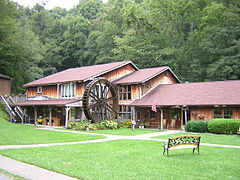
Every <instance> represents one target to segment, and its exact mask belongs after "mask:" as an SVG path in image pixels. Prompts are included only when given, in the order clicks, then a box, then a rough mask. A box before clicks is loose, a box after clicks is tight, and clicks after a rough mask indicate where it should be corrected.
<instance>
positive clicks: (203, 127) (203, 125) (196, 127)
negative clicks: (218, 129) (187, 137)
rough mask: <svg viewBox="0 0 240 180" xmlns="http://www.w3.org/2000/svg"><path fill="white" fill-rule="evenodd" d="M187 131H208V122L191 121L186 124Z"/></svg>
mask: <svg viewBox="0 0 240 180" xmlns="http://www.w3.org/2000/svg"><path fill="white" fill-rule="evenodd" d="M185 131H187V132H200V133H203V132H207V131H208V128H207V122H204V121H189V122H188V123H187V125H186V126H185Z"/></svg>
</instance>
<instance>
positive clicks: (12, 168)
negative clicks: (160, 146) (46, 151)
mask: <svg viewBox="0 0 240 180" xmlns="http://www.w3.org/2000/svg"><path fill="white" fill-rule="evenodd" d="M41 130H50V131H58V132H67V133H78V134H92V135H98V136H105V137H106V138H104V139H96V140H89V141H79V142H66V143H51V144H33V145H4V146H0V150H2V149H15V148H36V147H49V146H60V145H71V144H86V143H98V142H107V141H113V140H120V139H132V140H150V141H164V140H161V139H152V138H151V137H154V136H160V135H168V134H176V133H180V132H182V131H177V130H168V131H163V132H158V133H150V134H142V135H136V136H119V135H108V134H96V133H85V132H77V131H67V130H59V129H54V128H41ZM201 145H203V146H215V147H223V148H238V149H240V146H231V145H219V144H207V143H201ZM0 169H4V170H6V171H8V172H10V173H12V174H16V175H19V176H21V177H24V178H27V179H32V180H40V179H41V180H44V179H60V180H64V179H70V180H71V179H74V178H71V177H68V176H65V175H62V174H59V173H55V172H52V171H49V170H46V169H43V168H39V167H36V166H33V165H29V164H26V163H22V162H19V161H16V160H13V159H10V158H7V157H5V156H1V155H0Z"/></svg>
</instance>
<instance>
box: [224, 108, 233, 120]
mask: <svg viewBox="0 0 240 180" xmlns="http://www.w3.org/2000/svg"><path fill="white" fill-rule="evenodd" d="M224 118H226V119H232V118H233V111H232V110H231V109H224Z"/></svg>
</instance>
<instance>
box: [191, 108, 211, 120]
mask: <svg viewBox="0 0 240 180" xmlns="http://www.w3.org/2000/svg"><path fill="white" fill-rule="evenodd" d="M213 113H214V109H213V108H210V107H203V108H200V107H196V108H190V120H202V121H211V120H212V119H213ZM194 114H196V115H194ZM201 115H203V117H204V118H200V117H199V116H201Z"/></svg>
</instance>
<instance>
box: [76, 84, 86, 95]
mask: <svg viewBox="0 0 240 180" xmlns="http://www.w3.org/2000/svg"><path fill="white" fill-rule="evenodd" d="M84 90H85V84H84V83H81V84H77V86H76V97H82V96H83V94H84Z"/></svg>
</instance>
